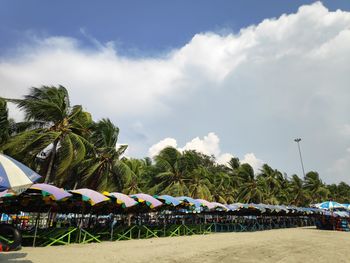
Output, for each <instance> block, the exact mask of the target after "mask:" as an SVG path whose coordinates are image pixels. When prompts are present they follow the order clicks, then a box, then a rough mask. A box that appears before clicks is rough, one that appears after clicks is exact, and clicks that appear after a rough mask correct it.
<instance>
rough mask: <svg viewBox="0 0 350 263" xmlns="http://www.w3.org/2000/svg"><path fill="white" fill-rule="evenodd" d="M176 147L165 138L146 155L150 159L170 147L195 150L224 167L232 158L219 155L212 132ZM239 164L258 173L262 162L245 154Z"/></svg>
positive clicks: (251, 155)
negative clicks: (248, 165)
mask: <svg viewBox="0 0 350 263" xmlns="http://www.w3.org/2000/svg"><path fill="white" fill-rule="evenodd" d="M177 145H178V144H177V141H176V140H175V139H174V138H165V139H163V140H161V141H160V142H158V143H156V144H154V145H152V146H151V147H150V148H149V150H148V153H149V155H150V156H151V157H154V156H155V155H157V154H158V153H159V152H160V151H161V150H162V149H164V148H165V147H167V146H172V147H174V148H177V149H178V150H179V151H180V152H183V151H186V150H196V151H197V152H200V153H203V154H206V155H209V156H211V155H213V156H214V157H215V158H216V161H217V162H218V163H219V164H224V165H225V164H227V162H228V161H230V159H231V158H233V157H234V156H233V155H232V154H230V153H221V149H220V139H219V137H218V136H217V135H216V134H215V133H214V132H210V133H208V135H206V136H204V137H203V139H200V138H199V137H196V138H194V139H192V140H191V141H190V142H188V143H186V145H185V146H184V147H182V148H181V147H177ZM241 163H248V164H250V165H251V166H252V167H253V169H254V171H255V172H258V171H259V169H260V167H261V166H262V165H263V163H264V162H263V161H262V160H260V159H258V158H256V157H255V155H254V153H247V154H245V155H244V158H243V160H241Z"/></svg>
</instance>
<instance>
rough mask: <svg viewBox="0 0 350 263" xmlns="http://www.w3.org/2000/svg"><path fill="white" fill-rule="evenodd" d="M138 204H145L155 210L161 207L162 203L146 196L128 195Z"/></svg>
mask: <svg viewBox="0 0 350 263" xmlns="http://www.w3.org/2000/svg"><path fill="white" fill-rule="evenodd" d="M130 196H131V197H132V198H134V199H135V200H136V201H137V202H139V203H146V204H147V205H148V206H149V207H150V208H156V207H158V206H161V205H162V204H163V203H162V202H160V201H159V200H157V199H155V198H154V197H152V196H150V195H148V194H142V193H140V194H132V195H130Z"/></svg>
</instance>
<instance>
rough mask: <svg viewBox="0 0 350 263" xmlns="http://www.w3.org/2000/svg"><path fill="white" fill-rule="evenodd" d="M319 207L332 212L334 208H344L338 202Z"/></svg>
mask: <svg viewBox="0 0 350 263" xmlns="http://www.w3.org/2000/svg"><path fill="white" fill-rule="evenodd" d="M317 207H318V208H321V209H329V210H332V209H334V208H344V206H343V205H342V204H339V203H338V202H334V201H327V202H323V203H321V204H317Z"/></svg>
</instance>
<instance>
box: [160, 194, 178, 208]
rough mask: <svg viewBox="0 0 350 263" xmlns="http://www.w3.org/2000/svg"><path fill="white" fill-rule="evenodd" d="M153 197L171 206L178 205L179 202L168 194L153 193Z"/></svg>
mask: <svg viewBox="0 0 350 263" xmlns="http://www.w3.org/2000/svg"><path fill="white" fill-rule="evenodd" d="M154 198H157V199H159V200H161V201H162V202H163V203H165V204H167V205H172V206H178V205H179V204H180V203H181V202H180V201H179V200H177V199H176V198H175V197H172V196H170V195H155V196H154Z"/></svg>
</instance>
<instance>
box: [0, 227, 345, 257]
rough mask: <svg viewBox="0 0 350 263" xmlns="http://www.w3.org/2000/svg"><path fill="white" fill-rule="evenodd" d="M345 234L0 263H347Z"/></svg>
mask: <svg viewBox="0 0 350 263" xmlns="http://www.w3.org/2000/svg"><path fill="white" fill-rule="evenodd" d="M349 251H350V233H346V232H337V231H320V230H316V229H313V228H298V229H280V230H269V231H261V232H252V233H218V234H210V235H205V236H201V235H197V236H187V237H170V238H168V237H166V238H153V239H147V240H145V239H143V240H131V241H116V242H103V243H100V244H86V245H78V244H76V245H69V246H57V247H44V248H29V247H27V248H23V249H22V250H20V251H18V252H10V253H2V254H0V262H22V263H23V262H26V263H29V262H35V263H36V262H38V263H41V262H45V263H46V262H64V263H68V262H74V263H80V262H123V263H124V262H157V263H159V262H181V263H187V262H190V263H196V262H201V263H205V262H318V263H321V262H350V253H349Z"/></svg>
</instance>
